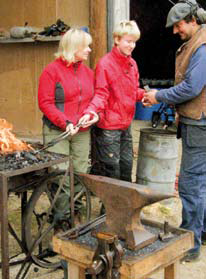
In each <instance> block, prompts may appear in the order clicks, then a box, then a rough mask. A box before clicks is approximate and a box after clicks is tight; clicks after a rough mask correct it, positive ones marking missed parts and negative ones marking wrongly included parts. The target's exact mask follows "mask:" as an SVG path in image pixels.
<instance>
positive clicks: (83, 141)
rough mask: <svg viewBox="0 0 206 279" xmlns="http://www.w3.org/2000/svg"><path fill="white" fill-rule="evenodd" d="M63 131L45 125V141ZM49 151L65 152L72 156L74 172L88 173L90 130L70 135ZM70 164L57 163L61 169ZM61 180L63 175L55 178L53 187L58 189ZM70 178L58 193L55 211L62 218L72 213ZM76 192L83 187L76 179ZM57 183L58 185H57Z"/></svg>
mask: <svg viewBox="0 0 206 279" xmlns="http://www.w3.org/2000/svg"><path fill="white" fill-rule="evenodd" d="M61 133H62V132H61V131H58V130H54V129H50V128H48V127H47V126H46V125H44V126H43V141H44V144H46V143H48V142H49V141H51V140H52V139H54V138H56V137H57V136H58V135H60V134H61ZM48 151H51V152H56V153H59V154H65V155H67V156H71V158H72V162H73V167H74V172H81V173H86V172H87V170H88V157H89V151H90V131H89V130H88V131H85V132H78V133H77V134H76V135H74V136H72V137H71V136H68V137H67V138H65V139H64V140H62V141H60V142H58V143H57V144H55V145H54V146H52V147H50V148H48ZM68 166H69V162H66V163H61V164H58V165H57V168H59V169H60V170H66V169H67V168H68ZM60 181H61V177H58V179H54V183H53V188H56V189H53V190H54V191H56V190H57V188H58V185H59V183H60ZM69 184H70V179H69V177H67V178H66V179H65V183H64V185H63V187H62V191H61V192H60V194H59V195H58V198H57V200H56V203H55V207H54V213H55V214H58V215H59V216H60V217H59V218H60V219H61V218H64V217H69V215H70V206H69V199H70V185H69ZM74 184H75V192H78V191H79V190H80V189H81V185H80V184H79V183H78V182H77V181H75V182H74ZM55 185H56V187H55ZM63 216H64V217H63Z"/></svg>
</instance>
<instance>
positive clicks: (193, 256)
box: [180, 252, 200, 263]
mask: <svg viewBox="0 0 206 279" xmlns="http://www.w3.org/2000/svg"><path fill="white" fill-rule="evenodd" d="M199 257H200V252H193V253H192V252H189V253H187V255H186V256H184V257H183V258H182V259H181V260H180V262H181V263H183V262H186V263H190V262H196V261H198V260H199Z"/></svg>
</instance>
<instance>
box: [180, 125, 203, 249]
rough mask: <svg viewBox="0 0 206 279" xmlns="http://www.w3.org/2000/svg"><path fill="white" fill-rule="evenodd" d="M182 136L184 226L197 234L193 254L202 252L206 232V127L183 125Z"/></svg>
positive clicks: (181, 194)
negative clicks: (201, 247)
mask: <svg viewBox="0 0 206 279" xmlns="http://www.w3.org/2000/svg"><path fill="white" fill-rule="evenodd" d="M181 136H182V161H181V169H180V176H179V183H178V190H179V195H180V198H181V200H182V206H183V210H182V224H181V227H182V228H184V229H188V230H191V231H193V232H194V239H195V246H194V249H192V251H191V252H199V250H200V246H201V234H202V232H203V231H206V126H193V125H185V124H181Z"/></svg>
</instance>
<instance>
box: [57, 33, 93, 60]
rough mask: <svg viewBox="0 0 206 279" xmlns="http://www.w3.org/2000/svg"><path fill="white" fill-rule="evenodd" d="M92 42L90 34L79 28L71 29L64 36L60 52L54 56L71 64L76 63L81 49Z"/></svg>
mask: <svg viewBox="0 0 206 279" xmlns="http://www.w3.org/2000/svg"><path fill="white" fill-rule="evenodd" d="M91 42H92V37H91V35H90V34H88V33H87V32H85V31H83V30H81V29H79V28H71V29H69V30H68V31H67V32H66V33H65V34H64V35H63V36H62V38H61V40H60V42H59V48H58V51H57V52H56V53H55V54H54V55H55V57H56V58H62V59H63V60H66V61H67V62H68V63H69V64H71V63H73V62H75V53H76V52H77V51H78V50H79V49H80V48H84V47H87V46H88V45H90V44H91Z"/></svg>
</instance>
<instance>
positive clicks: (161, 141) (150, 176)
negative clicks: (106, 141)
mask: <svg viewBox="0 0 206 279" xmlns="http://www.w3.org/2000/svg"><path fill="white" fill-rule="evenodd" d="M177 159H178V142H177V139H176V133H175V132H170V131H165V130H160V129H152V128H147V129H140V142H139V151H138V161H137V183H138V184H142V185H148V186H149V187H150V188H151V189H154V190H158V191H161V192H162V193H174V189H175V179H176V164H177Z"/></svg>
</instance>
